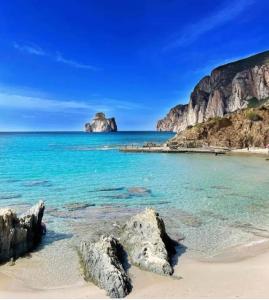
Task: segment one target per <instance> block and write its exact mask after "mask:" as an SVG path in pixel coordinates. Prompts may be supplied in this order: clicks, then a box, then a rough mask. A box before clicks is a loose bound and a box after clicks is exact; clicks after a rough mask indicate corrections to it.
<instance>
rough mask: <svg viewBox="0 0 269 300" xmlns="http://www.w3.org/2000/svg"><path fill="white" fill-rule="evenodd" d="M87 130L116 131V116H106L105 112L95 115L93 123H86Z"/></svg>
mask: <svg viewBox="0 0 269 300" xmlns="http://www.w3.org/2000/svg"><path fill="white" fill-rule="evenodd" d="M85 131H86V132H116V131H117V124H116V120H115V118H106V116H105V114H104V113H103V112H99V113H97V114H96V115H95V117H94V118H93V120H92V122H91V123H86V124H85Z"/></svg>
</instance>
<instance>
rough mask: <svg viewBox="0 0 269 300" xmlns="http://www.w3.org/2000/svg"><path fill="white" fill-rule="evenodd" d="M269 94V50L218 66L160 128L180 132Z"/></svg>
mask: <svg viewBox="0 0 269 300" xmlns="http://www.w3.org/2000/svg"><path fill="white" fill-rule="evenodd" d="M268 97H269V51H266V52H263V53H259V54H257V55H254V56H251V57H248V58H245V59H242V60H239V61H236V62H232V63H229V64H226V65H223V66H220V67H217V68H216V69H214V70H213V71H212V72H211V75H210V76H205V77H204V78H202V79H201V80H200V82H199V83H198V84H197V85H196V86H195V88H194V90H193V92H192V93H191V96H190V101H189V103H188V104H185V105H178V106H176V107H174V108H172V109H171V110H170V112H169V113H168V114H167V116H166V117H165V118H164V119H162V120H160V121H158V123H157V130H159V131H174V132H179V131H182V130H184V129H186V128H187V127H188V126H193V125H195V124H197V123H202V122H204V121H206V120H208V119H209V118H212V117H223V116H224V115H225V114H227V113H231V112H234V111H236V110H240V109H243V108H247V107H253V106H255V105H258V104H259V103H262V102H263V101H264V100H266V99H267V98H268Z"/></svg>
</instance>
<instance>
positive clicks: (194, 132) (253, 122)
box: [167, 101, 269, 149]
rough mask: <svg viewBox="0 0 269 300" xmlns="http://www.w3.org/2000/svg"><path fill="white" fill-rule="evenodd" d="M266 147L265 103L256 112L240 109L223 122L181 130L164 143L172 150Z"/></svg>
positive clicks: (268, 119) (268, 110) (268, 141)
mask: <svg viewBox="0 0 269 300" xmlns="http://www.w3.org/2000/svg"><path fill="white" fill-rule="evenodd" d="M268 144H269V101H268V106H267V105H266V103H264V104H263V106H262V107H260V108H251V109H244V110H240V111H237V112H234V113H232V114H229V115H227V116H225V117H223V118H220V117H215V118H210V119H209V120H208V121H206V122H204V123H202V124H197V125H195V126H193V127H192V128H188V129H185V130H183V131H182V132H179V133H177V135H176V136H175V137H174V138H172V139H171V140H169V141H168V142H167V146H168V147H170V148H173V149H176V148H180V147H183V148H196V147H208V146H211V147H224V148H247V147H261V148H264V147H266V146H267V145H268Z"/></svg>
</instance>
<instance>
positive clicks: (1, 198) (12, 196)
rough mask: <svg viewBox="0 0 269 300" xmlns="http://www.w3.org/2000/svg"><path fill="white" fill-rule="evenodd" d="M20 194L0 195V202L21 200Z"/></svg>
mask: <svg viewBox="0 0 269 300" xmlns="http://www.w3.org/2000/svg"><path fill="white" fill-rule="evenodd" d="M21 197H22V195H21V194H0V200H8V199H16V198H21Z"/></svg>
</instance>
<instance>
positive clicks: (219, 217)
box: [200, 210, 229, 221]
mask: <svg viewBox="0 0 269 300" xmlns="http://www.w3.org/2000/svg"><path fill="white" fill-rule="evenodd" d="M200 214H201V215H203V216H205V217H210V218H214V219H216V220H221V221H228V220H229V219H228V218H227V217H224V216H223V215H221V214H219V213H215V212H213V211H209V210H202V211H201V212H200Z"/></svg>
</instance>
